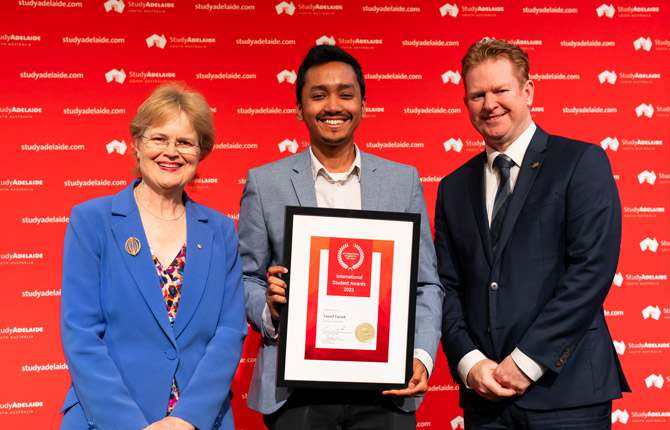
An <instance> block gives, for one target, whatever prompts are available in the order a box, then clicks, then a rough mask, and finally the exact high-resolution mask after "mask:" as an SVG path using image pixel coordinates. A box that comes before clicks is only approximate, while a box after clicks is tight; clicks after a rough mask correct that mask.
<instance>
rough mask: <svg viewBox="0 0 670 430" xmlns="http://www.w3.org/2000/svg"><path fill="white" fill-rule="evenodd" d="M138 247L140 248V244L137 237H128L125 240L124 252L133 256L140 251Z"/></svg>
mask: <svg viewBox="0 0 670 430" xmlns="http://www.w3.org/2000/svg"><path fill="white" fill-rule="evenodd" d="M140 249H142V244H141V243H140V240H139V239H138V238H136V237H129V238H128V240H126V252H127V253H128V254H130V255H132V256H133V257H134V256H136V255H137V254H138V253H139V252H140Z"/></svg>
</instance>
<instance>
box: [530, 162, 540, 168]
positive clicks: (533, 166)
mask: <svg viewBox="0 0 670 430" xmlns="http://www.w3.org/2000/svg"><path fill="white" fill-rule="evenodd" d="M539 165H540V162H539V161H536V162H534V163H533V165H532V166H530V167H531V168H533V169H534V168H536V167H537V166H539Z"/></svg>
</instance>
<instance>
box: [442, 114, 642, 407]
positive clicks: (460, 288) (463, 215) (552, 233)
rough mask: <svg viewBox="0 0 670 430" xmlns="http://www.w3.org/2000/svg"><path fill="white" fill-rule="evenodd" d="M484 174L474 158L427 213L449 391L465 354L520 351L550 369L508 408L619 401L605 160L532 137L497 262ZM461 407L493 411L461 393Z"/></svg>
mask: <svg viewBox="0 0 670 430" xmlns="http://www.w3.org/2000/svg"><path fill="white" fill-rule="evenodd" d="M485 163H486V154H485V153H482V154H479V155H477V156H475V157H474V158H473V159H471V160H470V161H469V162H467V163H466V164H465V165H463V166H462V167H460V168H459V169H457V170H456V171H455V172H453V173H452V174H450V175H449V176H447V177H446V178H444V179H443V180H442V182H441V183H440V187H439V190H438V196H437V205H436V209H435V249H436V251H437V258H438V272H439V275H440V280H441V281H442V283H443V285H444V286H445V290H446V293H445V300H444V307H443V312H444V320H443V326H442V330H443V338H442V345H443V348H444V352H445V354H446V356H447V360H448V362H449V366H450V369H451V373H452V375H453V377H454V379H455V380H456V381H460V378H459V376H458V372H457V366H458V363H459V361H460V360H461V358H463V356H464V355H465V354H467V353H468V352H470V351H471V350H473V349H479V350H480V351H482V352H483V353H484V354H485V355H486V356H487V357H489V358H490V359H492V360H494V361H497V362H501V361H502V360H503V359H504V358H505V357H506V356H508V355H509V354H510V353H511V352H512V351H513V350H514V348H516V347H518V348H519V349H520V350H521V351H522V352H524V353H525V354H526V355H528V356H529V357H531V358H532V359H534V360H535V361H537V362H539V363H542V364H543V365H544V366H546V367H547V368H548V371H547V373H545V375H544V376H543V377H542V378H540V379H539V380H538V381H537V382H536V383H534V384H533V385H531V387H530V388H529V389H528V390H527V391H526V393H525V394H524V395H523V396H521V397H515V398H514V401H515V402H516V403H517V404H518V405H519V406H521V407H524V408H528V409H540V410H544V409H558V408H569V407H573V406H580V405H588V404H593V403H599V402H604V401H607V400H611V399H614V398H618V397H621V391H622V390H625V391H627V390H629V388H628V384H627V383H626V380H625V378H624V375H623V372H622V370H621V366H620V364H619V360H618V358H617V354H616V352H615V350H614V346H613V344H612V339H611V337H610V334H609V330H608V328H607V324H606V322H605V316H604V313H603V302H604V300H605V297H606V296H607V293H608V291H609V288H610V286H611V284H612V278H613V277H614V273H615V271H616V267H617V261H618V258H619V246H620V243H621V205H620V202H619V194H618V192H617V188H616V184H615V182H614V178H613V176H612V170H611V168H610V165H609V161H608V159H607V156H606V155H605V152H604V151H603V150H602V149H601V148H600V147H598V146H595V145H591V144H588V143H584V142H578V141H574V140H569V139H565V138H562V137H558V136H550V135H548V134H547V133H545V132H544V131H543V130H541V129H540V128H539V127H538V129H537V131H536V132H535V134H534V136H533V138H532V140H531V142H530V145H529V147H528V149H527V151H526V154H525V156H524V159H523V164H522V166H521V167H520V171H519V176H518V179H517V182H516V185H515V187H514V192H513V193H512V196H511V197H510V199H511V200H510V202H509V205H508V208H507V213H506V215H505V219H504V221H503V226H502V231H501V233H500V238H499V243H498V246H497V247H496V252H495V253H494V252H493V248H492V246H491V239H490V232H489V225H488V218H487V213H486V203H485V193H484V168H485ZM494 282H495V283H496V284H497V288H496V286H493V288H492V284H493V283H494ZM460 382H462V381H460ZM460 404H461V407H463V408H464V409H466V410H474V411H477V410H480V411H481V410H486V409H487V408H489V407H490V406H491V404H490V403H488V402H487V401H486V400H484V399H482V398H481V397H479V396H478V395H477V394H476V393H475V392H474V391H473V390H470V389H467V388H465V387H464V386H462V387H461V390H460Z"/></svg>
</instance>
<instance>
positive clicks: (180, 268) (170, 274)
mask: <svg viewBox="0 0 670 430" xmlns="http://www.w3.org/2000/svg"><path fill="white" fill-rule="evenodd" d="M151 256H152V257H153V259H154V264H155V265H156V271H157V272H158V279H160V282H161V289H162V290H163V298H165V307H166V308H167V313H168V317H169V318H170V325H171V326H173V327H174V319H175V317H176V316H177V308H178V306H179V298H180V297H181V284H182V280H183V278H184V266H185V265H186V244H184V246H182V247H181V250H180V251H179V253H178V254H177V256H176V257H175V259H174V260H172V263H171V264H170V265H169V266H168V267H167V269H164V268H163V265H162V264H161V263H160V261H158V258H156V256H155V255H153V254H151ZM178 400H179V387H178V386H177V380H176V379H175V378H173V379H172V390H171V391H170V401H169V402H168V408H167V414H166V416H167V415H170V412H172V409H174V407H175V405H176V404H177V401H178Z"/></svg>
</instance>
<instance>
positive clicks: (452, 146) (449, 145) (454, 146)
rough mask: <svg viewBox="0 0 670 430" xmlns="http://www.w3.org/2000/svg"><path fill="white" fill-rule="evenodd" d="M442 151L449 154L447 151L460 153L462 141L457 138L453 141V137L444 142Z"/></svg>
mask: <svg viewBox="0 0 670 430" xmlns="http://www.w3.org/2000/svg"><path fill="white" fill-rule="evenodd" d="M443 145H444V151H445V152H449V151H454V152H461V150H463V141H462V140H461V139H460V138H458V139H454V138H453V137H452V138H451V139H449V140H447V141H446V142H444V144H443Z"/></svg>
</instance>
